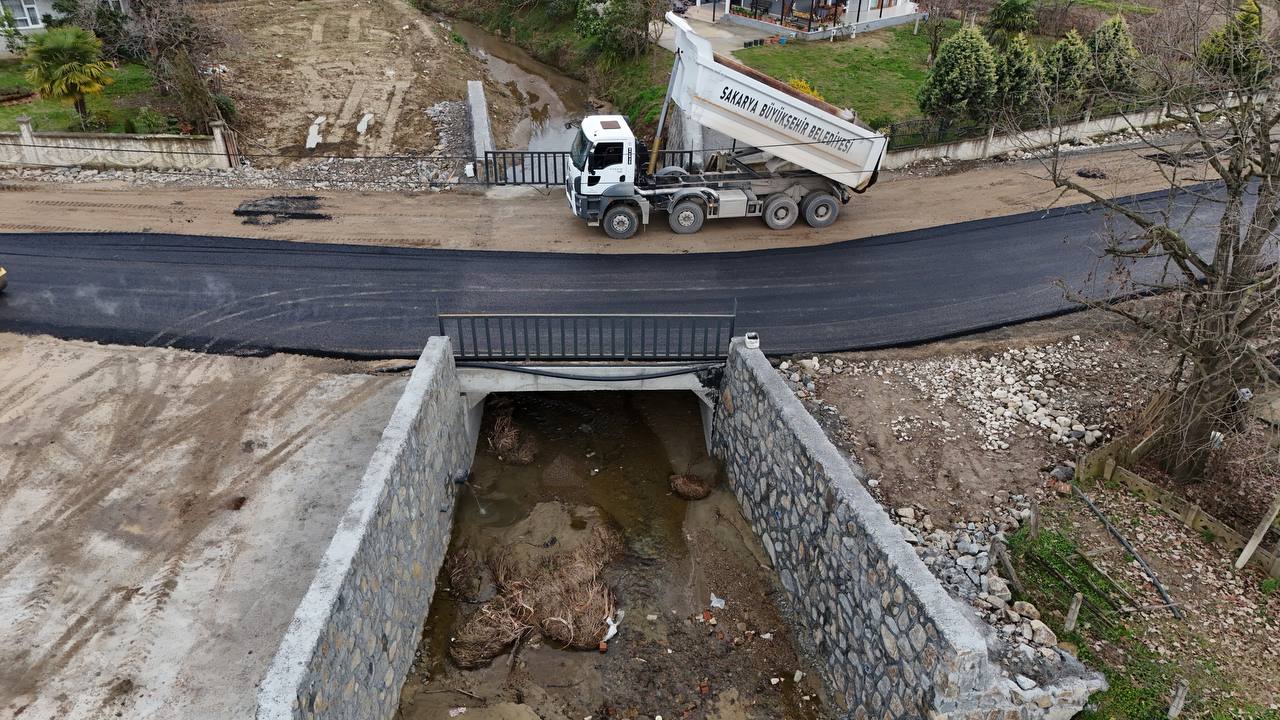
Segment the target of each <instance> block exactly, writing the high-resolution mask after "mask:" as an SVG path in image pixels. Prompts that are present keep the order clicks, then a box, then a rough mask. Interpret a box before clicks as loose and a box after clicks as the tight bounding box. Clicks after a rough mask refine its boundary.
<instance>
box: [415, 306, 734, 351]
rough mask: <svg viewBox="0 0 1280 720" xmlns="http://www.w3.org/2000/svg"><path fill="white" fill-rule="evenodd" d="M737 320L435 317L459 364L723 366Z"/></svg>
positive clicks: (706, 317) (728, 317)
mask: <svg viewBox="0 0 1280 720" xmlns="http://www.w3.org/2000/svg"><path fill="white" fill-rule="evenodd" d="M736 318H737V315H736V313H735V314H730V315H530V314H498V315H487V314H452V313H443V314H440V315H439V320H440V335H442V336H447V337H448V338H449V339H450V341H451V342H452V344H453V354H454V356H455V357H456V358H458V359H459V360H525V361H533V360H544V361H545V360H721V359H724V358H725V357H726V356H727V355H728V352H729V340H730V339H731V338H732V337H733V331H734V325H735V322H736Z"/></svg>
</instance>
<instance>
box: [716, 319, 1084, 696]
mask: <svg viewBox="0 0 1280 720" xmlns="http://www.w3.org/2000/svg"><path fill="white" fill-rule="evenodd" d="M712 446H713V452H714V454H715V455H716V456H717V457H718V458H720V459H721V460H723V461H724V463H725V469H726V472H727V474H728V477H729V482H730V485H731V487H732V489H733V492H734V494H735V495H736V496H737V498H738V502H739V504H740V505H741V506H742V511H743V514H744V515H745V516H746V517H747V520H748V521H749V522H750V523H751V525H752V527H753V528H754V529H755V532H756V534H757V535H758V536H759V537H760V540H761V543H762V544H763V545H764V547H765V550H766V551H767V552H768V554H769V557H770V559H771V560H772V561H773V564H774V567H775V569H776V571H777V572H778V576H779V578H780V581H781V583H782V586H783V588H784V589H785V590H786V593H787V595H788V596H789V598H790V599H791V602H792V604H793V607H794V609H795V612H796V614H797V615H798V617H797V618H796V620H797V621H798V622H799V623H800V624H801V625H803V627H804V629H805V630H806V631H807V633H808V637H807V638H805V639H806V640H808V641H811V642H812V646H813V649H814V650H815V651H816V653H817V654H818V656H819V657H821V658H823V659H824V661H825V667H824V668H823V671H824V680H825V682H826V683H827V686H828V688H829V689H830V690H831V692H832V693H833V695H835V697H836V699H837V701H838V702H840V703H841V704H842V705H843V706H844V707H845V708H846V709H847V711H848V716H849V717H851V718H858V719H861V718H878V719H879V718H884V719H892V720H898V719H901V720H906V719H908V718H911V719H913V720H918V719H919V718H931V719H933V720H938V719H941V718H948V719H949V720H955V719H958V718H966V719H967V718H973V719H975V720H976V718H1000V719H1001V720H1004V719H1005V718H1069V717H1071V716H1072V715H1073V714H1075V713H1076V712H1078V711H1079V710H1080V708H1081V707H1083V705H1084V703H1085V701H1086V700H1087V697H1088V691H1087V689H1086V688H1084V687H1083V685H1082V684H1080V683H1071V684H1069V686H1065V687H1062V688H1056V687H1049V688H1042V687H1038V688H1034V690H1033V691H1023V690H1022V689H1021V688H1019V687H1018V686H1017V685H1016V684H1015V683H1014V682H1013V681H1012V680H1010V679H1009V677H1008V676H1007V673H1005V672H1003V671H1002V670H1001V668H999V667H998V666H997V665H996V664H995V663H993V662H992V661H991V660H990V658H989V655H988V647H987V640H986V638H985V637H984V634H983V632H981V631H980V628H981V627H982V625H980V623H981V621H980V620H979V619H978V618H977V617H976V616H975V615H973V613H972V612H971V611H970V610H969V609H968V608H966V607H964V606H962V605H961V604H960V603H959V602H957V601H956V600H954V599H953V598H952V597H951V596H950V595H948V594H947V592H946V591H945V590H944V589H943V588H942V586H941V585H940V584H939V583H938V581H937V580H936V579H935V578H934V577H933V575H932V574H930V572H929V570H928V568H926V567H925V565H924V563H923V562H921V561H920V559H919V558H918V557H917V556H916V553H915V551H914V550H913V549H912V548H911V546H909V545H908V544H907V542H906V541H905V540H904V538H903V535H902V532H901V531H900V530H899V529H898V527H897V526H896V525H894V524H893V522H892V521H891V520H890V519H889V516H888V515H887V514H886V513H885V511H884V509H883V508H882V507H881V506H880V504H879V503H877V502H876V500H875V499H874V498H872V497H871V495H870V494H869V493H868V492H867V491H866V489H865V488H864V487H863V485H862V479H863V477H864V473H863V471H862V470H861V468H859V467H857V466H856V465H854V464H852V463H851V462H850V461H848V460H847V459H846V458H845V457H844V456H843V455H841V453H840V451H839V450H837V449H836V447H835V446H834V445H832V444H831V442H830V441H829V440H828V439H827V437H826V435H825V433H824V432H823V430H822V428H821V427H819V425H818V424H817V422H816V421H815V420H814V419H813V418H812V417H811V416H810V415H809V413H808V412H807V411H806V410H805V409H804V406H803V405H802V404H801V403H800V401H799V400H797V399H796V397H795V396H794V395H793V394H792V392H791V390H790V389H789V388H788V387H787V385H786V383H785V382H784V381H783V380H782V378H781V377H779V375H778V373H777V371H775V370H774V369H773V367H772V366H771V365H770V364H769V361H768V360H767V359H766V358H765V356H764V355H763V354H762V353H761V352H760V351H759V350H748V349H746V347H745V346H744V345H743V343H742V340H741V339H735V340H734V341H733V344H732V346H731V349H730V356H729V361H728V365H727V367H726V369H725V376H724V382H723V385H722V388H721V396H720V402H719V403H718V406H717V408H716V412H715V425H714V430H713V436H712Z"/></svg>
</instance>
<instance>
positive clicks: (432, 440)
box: [257, 338, 471, 720]
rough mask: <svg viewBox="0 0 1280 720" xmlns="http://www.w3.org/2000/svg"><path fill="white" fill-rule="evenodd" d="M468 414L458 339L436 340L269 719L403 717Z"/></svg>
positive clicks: (324, 569)
mask: <svg viewBox="0 0 1280 720" xmlns="http://www.w3.org/2000/svg"><path fill="white" fill-rule="evenodd" d="M464 415H465V412H464V408H463V405H462V396H461V392H460V386H459V384H458V376H457V372H456V370H455V368H454V364H453V354H452V351H451V349H450V345H449V341H448V339H447V338H432V339H431V340H430V342H428V343H427V347H426V348H425V349H424V350H423V352H422V356H421V357H420V358H419V359H418V364H417V367H416V368H415V369H414V371H413V375H412V376H411V377H410V379H409V382H408V384H407V386H406V387H405V391H404V395H403V396H402V397H401V398H400V402H399V403H398V404H397V405H396V409H395V411H394V413H393V414H392V416H391V421H390V422H389V423H388V424H387V428H386V430H385V431H384V432H383V434H382V439H381V441H379V443H378V447H377V449H376V450H375V451H374V454H373V457H372V459H371V460H370V461H369V466H368V469H367V470H366V471H365V475H364V479H363V480H362V481H361V483H360V487H359V489H358V490H357V491H356V495H355V498H354V500H353V501H352V503H351V506H350V507H349V508H348V509H347V512H346V513H345V514H344V516H343V518H342V521H341V522H340V524H339V525H338V529H337V531H336V532H335V533H334V536H333V540H332V542H331V543H330V545H329V549H328V550H327V551H326V552H325V555H324V558H323V559H322V560H321V562H320V567H319V569H318V570H317V571H316V575H315V579H314V580H313V581H312V583H311V588H310V589H309V590H308V591H307V594H306V597H304V598H303V600H302V603H301V604H300V605H299V606H298V609H297V611H296V612H295V613H294V617H293V621H292V622H291V623H290V625H289V629H288V631H287V632H286V633H285V637H284V640H283V641H282V642H281V644H280V649H279V651H278V652H277V653H276V657H275V659H274V660H273V662H272V664H271V668H270V669H269V670H268V671H267V674H266V677H265V678H264V679H263V681H262V683H261V684H260V686H259V690H258V711H257V718H258V720H286V719H289V720H292V719H294V718H343V719H346V718H351V719H353V720H354V719H359V720H380V719H382V718H391V717H392V716H393V715H394V714H395V711H396V708H397V706H398V705H399V702H400V687H401V685H403V684H404V679H405V676H406V674H407V673H408V671H409V665H410V662H411V660H412V659H413V654H414V650H415V649H416V648H417V645H418V640H419V637H420V634H421V631H422V625H423V622H424V619H425V618H426V616H427V610H428V607H429V605H430V603H431V598H432V596H433V594H434V593H435V581H436V575H437V574H438V573H439V571H440V565H441V564H442V563H443V562H444V557H445V552H446V550H447V549H448V545H449V534H450V532H451V530H452V524H453V506H454V493H455V487H456V478H458V477H459V476H460V475H462V474H463V473H465V472H466V471H467V468H468V466H469V463H470V458H471V447H470V445H469V440H468V435H467V431H466V426H465V425H466V421H465V416H464ZM264 592H270V588H264Z"/></svg>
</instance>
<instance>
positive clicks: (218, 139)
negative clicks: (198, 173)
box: [209, 120, 232, 170]
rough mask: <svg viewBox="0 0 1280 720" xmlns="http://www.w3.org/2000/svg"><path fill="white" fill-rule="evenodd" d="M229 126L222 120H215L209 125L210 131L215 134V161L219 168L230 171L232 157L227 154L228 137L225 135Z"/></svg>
mask: <svg viewBox="0 0 1280 720" xmlns="http://www.w3.org/2000/svg"><path fill="white" fill-rule="evenodd" d="M226 128H227V124H226V123H224V122H223V121H221V120H214V121H213V122H211V123H209V130H210V131H211V132H212V133H213V151H214V152H215V153H217V155H215V156H214V158H213V160H214V162H215V163H217V166H218V167H220V168H223V169H226V170H230V169H231V167H232V165H231V156H230V155H228V154H227V137H226V135H224V134H223V133H225V132H226Z"/></svg>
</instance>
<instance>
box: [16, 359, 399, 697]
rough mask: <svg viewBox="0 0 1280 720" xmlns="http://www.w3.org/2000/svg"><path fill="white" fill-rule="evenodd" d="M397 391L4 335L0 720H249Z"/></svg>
mask: <svg viewBox="0 0 1280 720" xmlns="http://www.w3.org/2000/svg"><path fill="white" fill-rule="evenodd" d="M403 384H404V379H403V378H400V377H396V376H390V375H378V376H375V375H369V374H365V373H362V372H361V370H360V368H359V367H358V366H355V365H353V364H350V363H344V362H339V361H332V360H317V359H311V358H300V357H293V356H283V355H280V356H274V357H271V358H265V359H257V358H254V359H249V358H231V357H222V356H216V355H201V354H195V353H186V352H180V351H173V350H161V349H152V348H124V347H112V346H101V345H93V344H89V343H81V342H64V341H59V340H53V339H50V338H46V337H26V336H18V335H11V334H0V438H3V443H4V447H5V451H4V452H0V578H2V580H0V716H2V717H6V718H11V717H14V718H16V717H21V718H22V719H23V720H28V719H30V718H36V719H45V718H50V719H51V718H58V719H63V718H102V717H129V718H156V719H157V720H158V719H160V718H212V717H218V718H247V717H252V715H253V703H254V687H255V685H256V684H257V682H258V681H259V680H260V678H261V676H262V673H263V672H265V670H266V667H267V665H268V664H269V663H270V661H271V658H272V657H273V656H274V654H275V650H276V646H277V644H278V643H279V640H280V637H281V635H282V634H283V632H284V629H285V627H286V626H287V625H288V623H289V621H290V619H291V618H292V616H293V612H294V610H295V608H296V606H297V603H298V601H299V600H300V599H301V597H302V595H303V594H304V593H305V592H306V589H307V587H308V586H309V584H310V582H311V576H312V569H313V568H314V566H315V565H316V563H317V562H318V561H319V559H320V556H321V555H322V554H323V552H324V550H325V547H326V546H327V543H328V538H329V537H330V536H331V534H332V531H333V528H334V527H335V526H336V524H337V521H338V518H339V516H340V515H341V513H342V511H343V510H344V509H345V508H346V506H347V504H348V502H349V500H350V494H351V492H353V491H354V488H355V486H356V485H357V484H358V482H359V480H360V477H361V476H362V474H363V470H364V466H365V464H366V463H367V461H368V458H369V456H370V455H371V454H372V452H373V448H374V445H375V444H376V442H377V440H378V438H379V437H380V436H381V432H382V429H383V427H384V425H385V423H386V419H387V418H388V417H389V416H390V413H391V409H392V407H393V406H394V404H395V402H396V400H397V399H398V397H399V394H400V391H401V389H402V388H403Z"/></svg>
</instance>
